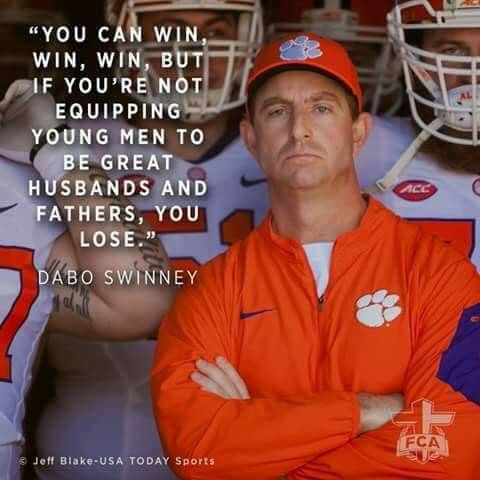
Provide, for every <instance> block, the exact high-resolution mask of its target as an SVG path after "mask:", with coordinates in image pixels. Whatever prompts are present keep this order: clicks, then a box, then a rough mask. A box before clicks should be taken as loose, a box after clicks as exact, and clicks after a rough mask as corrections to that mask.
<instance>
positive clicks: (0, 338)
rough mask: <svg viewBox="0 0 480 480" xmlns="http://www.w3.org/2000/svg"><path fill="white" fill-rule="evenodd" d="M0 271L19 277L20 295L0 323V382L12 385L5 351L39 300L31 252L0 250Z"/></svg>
mask: <svg viewBox="0 0 480 480" xmlns="http://www.w3.org/2000/svg"><path fill="white" fill-rule="evenodd" d="M0 268H1V269H6V270H13V271H17V272H18V273H19V275H20V292H19V293H18V295H17V298H16V299H15V301H14V302H13V304H12V306H11V307H10V310H9V311H8V313H7V315H6V316H5V318H3V320H2V322H1V323H0V381H2V382H11V381H12V358H11V356H10V355H9V353H8V350H9V348H10V345H11V344H12V342H13V339H14V338H15V335H16V334H17V332H18V331H19V330H20V328H21V326H22V325H23V324H24V323H25V320H26V319H27V317H28V314H29V312H30V309H31V308H32V305H33V302H35V299H36V298H37V296H38V292H39V286H38V273H37V270H36V269H35V266H34V264H33V251H32V250H29V249H26V248H18V247H2V246H0Z"/></svg>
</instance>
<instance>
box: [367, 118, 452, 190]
mask: <svg viewBox="0 0 480 480" xmlns="http://www.w3.org/2000/svg"><path fill="white" fill-rule="evenodd" d="M443 124H444V122H443V120H441V119H440V118H435V120H433V121H432V122H430V123H429V124H428V125H427V127H426V128H424V129H423V130H422V131H421V132H420V133H419V134H418V136H417V137H416V138H415V140H413V142H412V143H411V144H410V145H409V147H408V148H407V149H406V150H405V152H403V154H402V155H401V157H400V158H399V159H398V160H397V161H396V162H395V165H393V167H392V168H391V169H390V170H389V171H388V172H387V173H386V174H385V175H384V176H383V177H382V178H381V179H380V180H377V181H376V182H375V183H374V184H373V185H370V186H369V187H368V188H366V189H365V191H366V192H367V193H378V192H379V191H380V192H385V191H386V190H388V189H389V188H390V187H392V186H393V185H395V183H397V179H398V177H399V175H400V174H401V173H402V171H403V170H404V169H405V168H406V167H407V166H408V165H409V164H410V162H411V161H412V159H413V157H414V156H415V154H416V153H417V152H418V150H420V147H421V146H422V145H423V144H424V143H425V142H426V141H427V140H428V139H429V138H430V136H431V135H432V134H431V132H430V131H428V130H427V129H431V130H433V131H437V130H438V129H439V128H440V127H441V126H442V125H443Z"/></svg>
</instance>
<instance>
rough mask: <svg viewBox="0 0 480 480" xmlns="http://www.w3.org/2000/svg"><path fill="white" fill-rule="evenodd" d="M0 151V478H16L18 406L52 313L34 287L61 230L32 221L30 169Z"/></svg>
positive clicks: (47, 296)
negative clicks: (3, 155)
mask: <svg viewBox="0 0 480 480" xmlns="http://www.w3.org/2000/svg"><path fill="white" fill-rule="evenodd" d="M1 154H2V152H1V151H0V478H1V479H8V480H11V479H17V478H20V463H19V456H20V454H21V451H22V445H23V440H24V439H23V434H22V422H23V417H24V410H25V405H24V400H25V396H26V393H27V391H28V388H29V386H30V381H31V378H32V364H33V362H34V360H35V355H36V352H37V348H38V344H39V340H40V336H41V335H42V332H43V330H44V328H45V326H46V323H47V320H48V317H49V315H50V312H51V308H52V290H51V288H50V287H47V286H42V287H40V285H39V279H38V270H40V269H44V268H45V263H46V261H47V259H48V255H49V253H50V250H51V248H52V245H53V243H54V241H55V238H56V237H57V236H58V235H59V234H60V232H61V231H62V228H57V227H55V226H54V225H50V224H46V223H38V222H36V220H35V205H36V203H38V204H43V205H45V204H47V205H48V204H49V203H50V200H49V199H45V198H42V199H39V198H29V196H28V181H29V179H30V178H34V177H36V173H35V171H34V170H33V168H31V167H29V166H27V165H21V164H18V163H14V162H12V161H11V160H6V159H5V158H4V157H2V156H1Z"/></svg>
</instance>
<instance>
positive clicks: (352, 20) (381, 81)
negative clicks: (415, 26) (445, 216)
mask: <svg viewBox="0 0 480 480" xmlns="http://www.w3.org/2000/svg"><path fill="white" fill-rule="evenodd" d="M343 3H344V2H342V1H341V0H324V1H323V2H315V4H316V7H315V8H313V9H309V10H305V11H304V12H303V15H302V18H301V21H300V22H295V23H285V22H282V23H274V24H272V25H270V27H269V29H268V34H269V36H270V38H274V37H278V36H280V35H283V34H285V33H288V32H292V31H309V32H313V33H317V34H319V35H324V36H325V37H328V38H332V39H333V40H337V41H338V42H340V43H342V44H343V45H344V47H345V48H346V50H347V51H348V53H349V55H350V57H351V58H352V61H353V63H354V64H355V67H356V69H357V72H358V76H359V80H360V83H361V85H362V89H363V91H364V99H363V100H364V101H363V103H364V107H365V109H367V110H369V111H370V112H372V113H382V114H384V115H393V114H394V113H395V112H396V111H397V110H398V109H399V108H400V106H401V104H402V100H403V87H402V85H401V81H400V77H401V63H400V62H399V61H398V59H396V57H395V54H394V52H393V49H392V47H391V45H390V43H389V41H388V37H387V30H386V27H385V23H386V14H387V11H388V10H389V9H390V7H391V2H388V4H387V7H386V8H384V6H385V2H382V1H381V2H378V3H377V4H376V5H375V8H376V9H377V10H378V9H383V10H384V11H385V16H382V15H380V16H378V15H377V18H378V17H380V18H381V19H382V22H381V23H380V24H378V23H376V22H373V21H369V22H368V23H367V21H366V19H365V18H362V17H361V16H360V15H359V12H357V11H356V10H355V7H356V5H353V4H352V5H351V6H350V8H344V6H343ZM374 23H375V24H374Z"/></svg>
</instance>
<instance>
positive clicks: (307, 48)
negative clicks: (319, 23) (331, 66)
mask: <svg viewBox="0 0 480 480" xmlns="http://www.w3.org/2000/svg"><path fill="white" fill-rule="evenodd" d="M322 55H323V52H322V50H321V49H320V42H318V41H317V40H310V39H309V38H308V37H307V35H300V36H298V37H297V38H295V39H294V40H292V39H290V40H287V41H285V42H283V43H282V44H281V45H280V58H281V59H282V60H287V61H288V60H308V59H311V58H318V57H321V56H322Z"/></svg>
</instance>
